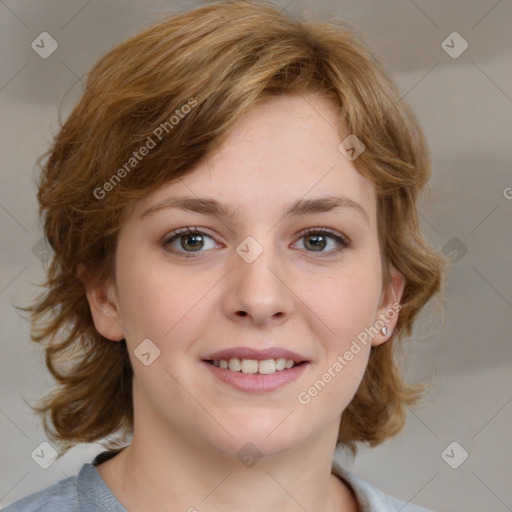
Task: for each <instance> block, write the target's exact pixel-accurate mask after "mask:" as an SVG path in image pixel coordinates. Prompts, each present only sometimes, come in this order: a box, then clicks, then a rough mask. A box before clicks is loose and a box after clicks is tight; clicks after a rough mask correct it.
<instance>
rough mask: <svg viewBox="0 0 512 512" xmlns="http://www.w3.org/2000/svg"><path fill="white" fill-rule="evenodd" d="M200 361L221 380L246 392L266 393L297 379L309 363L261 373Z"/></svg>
mask: <svg viewBox="0 0 512 512" xmlns="http://www.w3.org/2000/svg"><path fill="white" fill-rule="evenodd" d="M202 363H203V364H204V365H206V366H207V367H208V369H209V370H210V371H211V372H212V373H213V375H215V377H217V378H218V379H220V380H221V381H222V382H225V383H226V384H229V385H230V386H231V387H233V388H235V389H238V390H240V391H245V392H247V393H268V392H270V391H275V390H276V389H279V388H281V387H283V386H285V385H286V384H288V383H290V382H293V381H294V380H297V379H298V378H299V377H300V376H301V375H302V373H303V372H304V371H305V370H306V367H307V366H308V365H309V363H304V364H301V365H299V366H294V367H293V368H288V369H286V370H281V371H276V372H275V373H269V374H268V375H262V374H261V373H242V372H232V371H231V370H227V369H224V368H220V367H218V366H214V365H213V364H210V363H207V362H206V361H202Z"/></svg>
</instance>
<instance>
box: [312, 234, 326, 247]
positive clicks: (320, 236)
mask: <svg viewBox="0 0 512 512" xmlns="http://www.w3.org/2000/svg"><path fill="white" fill-rule="evenodd" d="M319 238H323V241H322V242H320V244H318V242H316V243H315V242H313V247H314V248H320V249H324V248H325V237H324V236H323V235H311V236H310V237H309V240H310V242H309V243H311V240H312V239H317V240H318V239H319Z"/></svg>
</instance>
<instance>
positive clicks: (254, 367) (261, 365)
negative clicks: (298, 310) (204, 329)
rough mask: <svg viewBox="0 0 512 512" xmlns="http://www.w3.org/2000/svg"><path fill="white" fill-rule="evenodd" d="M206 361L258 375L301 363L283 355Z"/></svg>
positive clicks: (228, 368)
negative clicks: (273, 357)
mask: <svg viewBox="0 0 512 512" xmlns="http://www.w3.org/2000/svg"><path fill="white" fill-rule="evenodd" d="M208 362H209V363H210V364H213V365H214V366H216V367H218V368H222V369H225V370H230V371H232V372H242V373H252V374H254V373H259V374H260V375H270V374H272V373H276V372H281V371H283V370H287V369H290V368H293V367H294V366H296V365H298V364H302V363H296V362H295V361H294V360H293V359H286V358H285V357H279V358H276V359H262V360H259V361H258V360H257V359H239V358H238V357H232V358H231V359H217V360H214V361H208Z"/></svg>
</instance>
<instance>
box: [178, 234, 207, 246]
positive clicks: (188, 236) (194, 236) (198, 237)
mask: <svg viewBox="0 0 512 512" xmlns="http://www.w3.org/2000/svg"><path fill="white" fill-rule="evenodd" d="M184 239H185V240H190V239H195V241H196V242H198V243H199V244H200V245H199V247H202V240H201V235H187V236H186V237H184ZM181 245H182V247H183V248H184V249H186V248H187V247H185V245H191V244H183V243H182V244H181ZM194 247H195V248H197V247H198V245H197V244H196V245H192V246H191V247H189V248H194Z"/></svg>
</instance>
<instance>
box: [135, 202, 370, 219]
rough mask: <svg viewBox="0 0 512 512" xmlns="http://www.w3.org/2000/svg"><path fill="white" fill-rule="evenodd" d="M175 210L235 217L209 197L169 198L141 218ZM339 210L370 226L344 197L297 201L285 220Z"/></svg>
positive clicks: (363, 212) (361, 211) (360, 209)
mask: <svg viewBox="0 0 512 512" xmlns="http://www.w3.org/2000/svg"><path fill="white" fill-rule="evenodd" d="M168 208H174V209H179V210H185V211H193V212H196V213H203V214H208V215H220V216H225V217H234V214H235V212H234V211H233V212H230V211H229V209H228V207H227V205H225V204H224V203H221V202H219V201H217V200H216V199H213V198H209V197H168V198H166V199H164V200H163V201H160V202H159V203H156V204H154V205H153V206H150V207H149V208H148V209H147V210H145V211H144V212H143V213H142V215H141V217H145V216H147V215H151V214H154V213H156V212H158V211H160V210H164V209H168ZM339 208H351V209H353V210H354V211H356V212H358V213H359V214H360V215H362V216H363V217H364V219H365V221H366V223H367V224H368V225H369V224H370V218H369V216H368V213H367V212H366V210H365V209H364V208H363V207H362V206H361V205H360V204H359V203H356V202H355V201H354V200H352V199H350V198H348V197H343V196H328V197H319V198H315V199H297V200H296V201H294V202H293V203H292V204H290V205H289V206H288V207H287V209H286V211H285V213H284V216H283V217H284V218H287V217H295V216H301V215H308V214H313V213H322V212H328V211H332V210H335V209H339Z"/></svg>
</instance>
